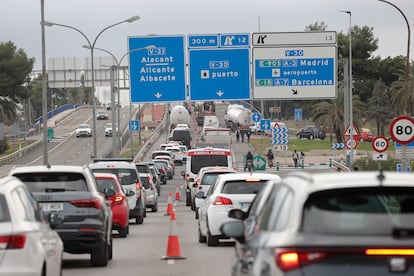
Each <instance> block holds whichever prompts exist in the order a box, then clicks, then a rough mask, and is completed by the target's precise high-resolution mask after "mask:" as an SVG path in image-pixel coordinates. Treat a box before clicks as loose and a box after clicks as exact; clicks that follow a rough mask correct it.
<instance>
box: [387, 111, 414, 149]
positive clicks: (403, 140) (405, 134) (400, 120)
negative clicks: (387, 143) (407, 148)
mask: <svg viewBox="0 0 414 276" xmlns="http://www.w3.org/2000/svg"><path fill="white" fill-rule="evenodd" d="M390 135H391V137H392V139H393V140H394V141H395V142H397V143H400V144H403V145H405V144H409V143H411V142H413V141H414V119H413V118H411V117H409V116H399V117H397V118H395V119H394V120H393V121H392V122H391V125H390Z"/></svg>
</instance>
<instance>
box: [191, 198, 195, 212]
mask: <svg viewBox="0 0 414 276" xmlns="http://www.w3.org/2000/svg"><path fill="white" fill-rule="evenodd" d="M195 210H196V208H195V199H194V200H192V199H191V211H195Z"/></svg>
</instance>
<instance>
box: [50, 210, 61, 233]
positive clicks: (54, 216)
mask: <svg viewBox="0 0 414 276" xmlns="http://www.w3.org/2000/svg"><path fill="white" fill-rule="evenodd" d="M47 220H48V222H49V224H50V227H51V228H52V229H55V228H56V227H57V226H59V225H61V224H62V223H63V221H65V216H64V215H63V214H60V213H56V212H52V213H50V214H49V216H48V219H47Z"/></svg>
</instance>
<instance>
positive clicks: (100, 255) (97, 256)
mask: <svg viewBox="0 0 414 276" xmlns="http://www.w3.org/2000/svg"><path fill="white" fill-rule="evenodd" d="M91 264H92V265H93V266H107V265H108V244H104V245H103V246H101V247H99V248H96V249H95V250H94V251H92V253H91Z"/></svg>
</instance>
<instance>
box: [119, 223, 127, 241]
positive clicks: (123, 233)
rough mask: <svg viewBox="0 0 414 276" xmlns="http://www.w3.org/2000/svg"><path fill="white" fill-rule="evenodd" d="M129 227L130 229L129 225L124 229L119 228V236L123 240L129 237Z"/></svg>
mask: <svg viewBox="0 0 414 276" xmlns="http://www.w3.org/2000/svg"><path fill="white" fill-rule="evenodd" d="M127 227H128V225H127V226H126V227H124V228H122V227H121V228H119V230H118V232H119V236H120V237H121V238H126V236H127V235H128V231H127Z"/></svg>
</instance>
